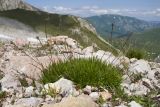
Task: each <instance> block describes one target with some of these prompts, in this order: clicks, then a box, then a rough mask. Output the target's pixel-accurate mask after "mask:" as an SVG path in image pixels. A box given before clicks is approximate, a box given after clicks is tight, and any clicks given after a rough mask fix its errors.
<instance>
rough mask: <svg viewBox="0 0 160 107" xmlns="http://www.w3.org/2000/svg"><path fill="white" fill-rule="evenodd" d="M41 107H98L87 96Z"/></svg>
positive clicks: (66, 99) (70, 98) (69, 98)
mask: <svg viewBox="0 0 160 107" xmlns="http://www.w3.org/2000/svg"><path fill="white" fill-rule="evenodd" d="M42 107H98V105H97V104H96V103H95V102H93V101H92V99H91V98H90V97H89V96H86V95H80V96H78V97H67V98H65V99H63V100H62V101H61V102H60V103H56V104H49V105H47V104H46V105H43V106H42Z"/></svg>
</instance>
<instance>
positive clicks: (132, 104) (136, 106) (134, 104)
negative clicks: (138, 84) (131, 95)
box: [129, 101, 142, 107]
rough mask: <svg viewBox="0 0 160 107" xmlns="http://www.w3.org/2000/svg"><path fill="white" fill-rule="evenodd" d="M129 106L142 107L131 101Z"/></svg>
mask: <svg viewBox="0 0 160 107" xmlns="http://www.w3.org/2000/svg"><path fill="white" fill-rule="evenodd" d="M129 105H130V107H142V106H141V105H140V104H138V103H136V102H135V101H131V102H130V103H129Z"/></svg>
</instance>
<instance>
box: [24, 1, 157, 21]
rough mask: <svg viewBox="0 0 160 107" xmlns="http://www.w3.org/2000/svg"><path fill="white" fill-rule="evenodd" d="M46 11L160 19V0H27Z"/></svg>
mask: <svg viewBox="0 0 160 107" xmlns="http://www.w3.org/2000/svg"><path fill="white" fill-rule="evenodd" d="M26 1H27V2H28V3H30V4H32V5H34V6H36V7H39V8H41V9H43V10H45V11H49V12H53V13H61V14H73V15H78V16H82V17H87V16H93V15H101V14H120V15H127V16H134V17H137V18H141V19H145V20H154V21H156V20H158V21H160V0H26Z"/></svg>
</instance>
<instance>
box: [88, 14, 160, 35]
mask: <svg viewBox="0 0 160 107" xmlns="http://www.w3.org/2000/svg"><path fill="white" fill-rule="evenodd" d="M86 19H87V20H88V21H89V22H91V23H92V24H93V26H94V27H95V28H96V30H97V32H98V33H99V34H100V35H101V36H102V37H104V38H106V37H109V36H110V32H111V29H112V23H114V31H113V36H114V37H116V36H122V35H126V34H128V33H129V32H142V31H144V30H147V29H151V28H154V27H157V26H159V25H158V24H154V23H150V22H147V21H143V20H139V19H136V18H133V17H128V16H120V15H111V14H106V15H101V16H92V17H88V18H86Z"/></svg>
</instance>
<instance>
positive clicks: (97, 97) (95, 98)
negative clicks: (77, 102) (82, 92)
mask: <svg viewBox="0 0 160 107" xmlns="http://www.w3.org/2000/svg"><path fill="white" fill-rule="evenodd" d="M89 96H90V97H91V98H92V100H93V101H97V100H98V99H99V96H100V95H99V93H98V92H92V93H91V94H90V95H89Z"/></svg>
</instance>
